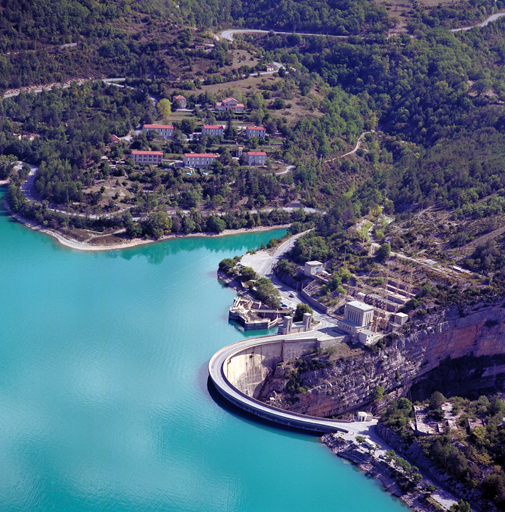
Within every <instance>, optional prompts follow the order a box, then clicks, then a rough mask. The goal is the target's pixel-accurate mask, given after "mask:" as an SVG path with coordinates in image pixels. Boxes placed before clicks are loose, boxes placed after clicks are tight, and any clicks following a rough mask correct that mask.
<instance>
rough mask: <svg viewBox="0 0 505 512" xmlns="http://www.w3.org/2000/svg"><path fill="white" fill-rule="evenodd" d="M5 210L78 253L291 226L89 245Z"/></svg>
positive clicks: (7, 206)
mask: <svg viewBox="0 0 505 512" xmlns="http://www.w3.org/2000/svg"><path fill="white" fill-rule="evenodd" d="M4 206H5V209H6V210H7V211H8V212H9V214H10V215H11V216H12V217H13V218H14V219H16V220H17V221H18V222H20V223H21V224H24V225H25V226H26V227H28V228H30V229H33V230H34V231H39V232H41V233H44V234H46V235H49V236H51V237H53V238H54V239H56V240H57V241H58V242H59V243H60V244H61V245H63V246H64V247H68V248H69V249H75V250H78V251H94V252H97V251H117V250H120V249H129V248H131V247H137V246H138V245H147V244H153V243H156V242H163V241H164V240H170V239H172V238H195V237H200V238H215V237H222V236H231V235H240V234H243V233H257V232H261V231H273V230H274V229H286V228H289V226H290V225H291V224H281V225H279V226H258V227H255V228H242V229H225V230H224V231H222V232H221V233H189V234H176V233H174V234H170V235H166V236H164V237H162V238H158V239H157V240H154V239H149V240H144V239H140V238H136V239H134V240H130V241H126V242H125V243H121V244H110V245H91V244H88V243H86V242H79V241H77V240H73V239H71V238H68V237H66V236H65V235H62V234H61V233H59V232H58V231H55V230H54V229H49V228H45V227H43V226H41V225H40V224H38V223H37V222H34V221H31V220H29V219H26V218H25V217H23V216H22V215H19V214H17V213H14V212H13V211H12V210H11V209H10V207H9V205H8V204H7V201H4Z"/></svg>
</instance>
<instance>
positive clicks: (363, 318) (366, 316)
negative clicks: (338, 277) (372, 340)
mask: <svg viewBox="0 0 505 512" xmlns="http://www.w3.org/2000/svg"><path fill="white" fill-rule="evenodd" d="M374 311H375V308H374V307H373V306H371V305H370V304H365V303H364V302H359V301H357V300H353V301H351V302H348V303H347V304H346V305H345V308H344V319H343V320H339V321H338V328H339V329H341V330H343V331H345V332H348V333H349V334H351V335H353V336H354V335H357V334H359V333H360V332H361V331H365V330H367V328H368V327H369V326H370V325H371V324H372V322H373V317H374ZM368 334H369V333H366V336H365V338H364V339H365V341H366V340H368ZM362 338H363V337H362Z"/></svg>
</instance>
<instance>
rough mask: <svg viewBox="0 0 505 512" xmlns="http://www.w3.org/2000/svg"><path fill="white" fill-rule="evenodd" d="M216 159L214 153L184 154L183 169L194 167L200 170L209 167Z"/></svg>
mask: <svg viewBox="0 0 505 512" xmlns="http://www.w3.org/2000/svg"><path fill="white" fill-rule="evenodd" d="M216 158H217V155H215V154H214V153H185V154H184V167H194V168H195V169H201V168H203V167H209V165H210V164H211V163H212V162H213V161H214V160H215V159H216Z"/></svg>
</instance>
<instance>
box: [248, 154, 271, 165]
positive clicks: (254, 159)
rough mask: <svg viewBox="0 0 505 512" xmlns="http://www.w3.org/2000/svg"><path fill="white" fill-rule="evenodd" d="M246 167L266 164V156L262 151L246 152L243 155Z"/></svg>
mask: <svg viewBox="0 0 505 512" xmlns="http://www.w3.org/2000/svg"><path fill="white" fill-rule="evenodd" d="M245 159H246V163H247V165H265V164H266V162H267V154H266V153H263V151H248V152H247V153H246V154H245Z"/></svg>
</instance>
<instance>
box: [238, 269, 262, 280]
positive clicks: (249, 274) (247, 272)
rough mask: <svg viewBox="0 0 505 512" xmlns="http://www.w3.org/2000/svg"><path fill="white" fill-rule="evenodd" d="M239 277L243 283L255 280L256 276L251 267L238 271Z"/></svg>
mask: <svg viewBox="0 0 505 512" xmlns="http://www.w3.org/2000/svg"><path fill="white" fill-rule="evenodd" d="M240 277H241V278H242V280H243V281H251V280H252V279H256V278H257V277H258V274H256V272H255V271H254V269H253V268H251V267H242V268H241V269H240Z"/></svg>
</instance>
